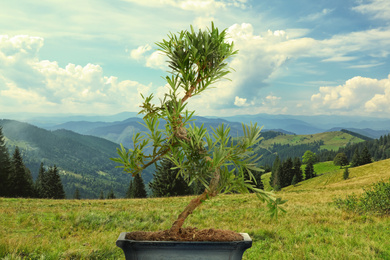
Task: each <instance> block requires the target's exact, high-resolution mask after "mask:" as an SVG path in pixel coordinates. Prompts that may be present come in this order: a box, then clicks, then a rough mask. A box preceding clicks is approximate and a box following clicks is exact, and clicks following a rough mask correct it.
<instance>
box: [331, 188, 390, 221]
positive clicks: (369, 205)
mask: <svg viewBox="0 0 390 260" xmlns="http://www.w3.org/2000/svg"><path fill="white" fill-rule="evenodd" d="M334 202H335V204H336V205H337V207H339V208H342V209H346V210H348V211H353V212H357V213H360V214H364V213H374V214H379V215H390V180H389V181H388V182H384V181H380V182H377V183H376V184H374V185H373V186H372V187H371V189H368V190H365V192H364V193H363V194H362V195H361V196H360V197H358V196H356V195H354V194H352V195H349V196H347V198H346V199H341V198H337V199H335V200H334Z"/></svg>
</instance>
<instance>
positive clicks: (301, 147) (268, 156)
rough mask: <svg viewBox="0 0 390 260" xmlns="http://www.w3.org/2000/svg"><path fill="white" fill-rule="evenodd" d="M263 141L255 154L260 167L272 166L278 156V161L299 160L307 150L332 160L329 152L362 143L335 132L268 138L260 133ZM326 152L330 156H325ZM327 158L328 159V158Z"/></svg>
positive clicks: (349, 134) (351, 136)
mask: <svg viewBox="0 0 390 260" xmlns="http://www.w3.org/2000/svg"><path fill="white" fill-rule="evenodd" d="M262 135H263V137H264V140H263V141H262V142H261V143H260V145H259V147H258V148H257V150H256V152H257V154H259V155H262V158H261V160H260V161H259V164H260V165H263V166H265V165H272V164H273V162H274V161H275V159H276V156H279V158H280V160H285V159H287V158H289V157H291V158H295V157H299V158H301V157H302V156H303V154H304V153H305V152H306V151H307V150H309V151H312V152H313V153H316V154H320V153H323V154H324V156H327V158H324V160H333V157H334V156H335V154H334V153H333V152H331V151H337V150H339V149H340V147H347V146H349V145H352V144H357V143H361V142H364V140H363V139H361V138H359V137H356V136H354V135H352V134H351V133H346V132H341V131H336V132H324V133H319V134H314V135H287V134H281V133H279V134H277V135H275V136H271V138H268V137H269V136H268V135H269V134H267V132H265V133H262ZM326 151H330V152H331V154H330V155H329V156H328V155H326ZM328 157H329V158H328Z"/></svg>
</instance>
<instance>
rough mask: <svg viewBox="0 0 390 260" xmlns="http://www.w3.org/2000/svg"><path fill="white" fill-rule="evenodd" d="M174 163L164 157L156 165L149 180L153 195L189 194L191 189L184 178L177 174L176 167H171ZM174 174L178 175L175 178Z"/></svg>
mask: <svg viewBox="0 0 390 260" xmlns="http://www.w3.org/2000/svg"><path fill="white" fill-rule="evenodd" d="M173 167H175V164H174V163H173V162H172V161H170V160H168V159H164V160H162V161H161V164H160V165H158V166H157V169H156V172H155V174H154V175H153V180H152V181H151V182H149V187H150V189H151V190H152V194H153V196H154V197H169V196H183V195H189V194H191V189H190V187H189V186H188V184H187V182H186V181H185V180H184V178H183V177H182V176H181V175H179V176H178V172H179V170H178V169H172V168H173ZM176 176H178V177H177V178H176Z"/></svg>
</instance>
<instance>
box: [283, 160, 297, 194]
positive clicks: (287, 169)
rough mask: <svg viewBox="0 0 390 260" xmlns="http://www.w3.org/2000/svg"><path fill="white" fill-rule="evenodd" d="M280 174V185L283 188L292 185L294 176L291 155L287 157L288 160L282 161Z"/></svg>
mask: <svg viewBox="0 0 390 260" xmlns="http://www.w3.org/2000/svg"><path fill="white" fill-rule="evenodd" d="M280 176H281V180H280V186H281V187H282V188H284V187H287V186H289V185H291V182H292V179H293V177H294V171H293V161H292V159H291V157H289V158H287V160H286V161H284V162H283V163H282V172H281V174H280Z"/></svg>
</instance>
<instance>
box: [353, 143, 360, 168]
mask: <svg viewBox="0 0 390 260" xmlns="http://www.w3.org/2000/svg"><path fill="white" fill-rule="evenodd" d="M360 165H361V158H360V153H359V148H357V147H356V149H355V151H354V153H353V156H352V160H351V167H356V166H360Z"/></svg>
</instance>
